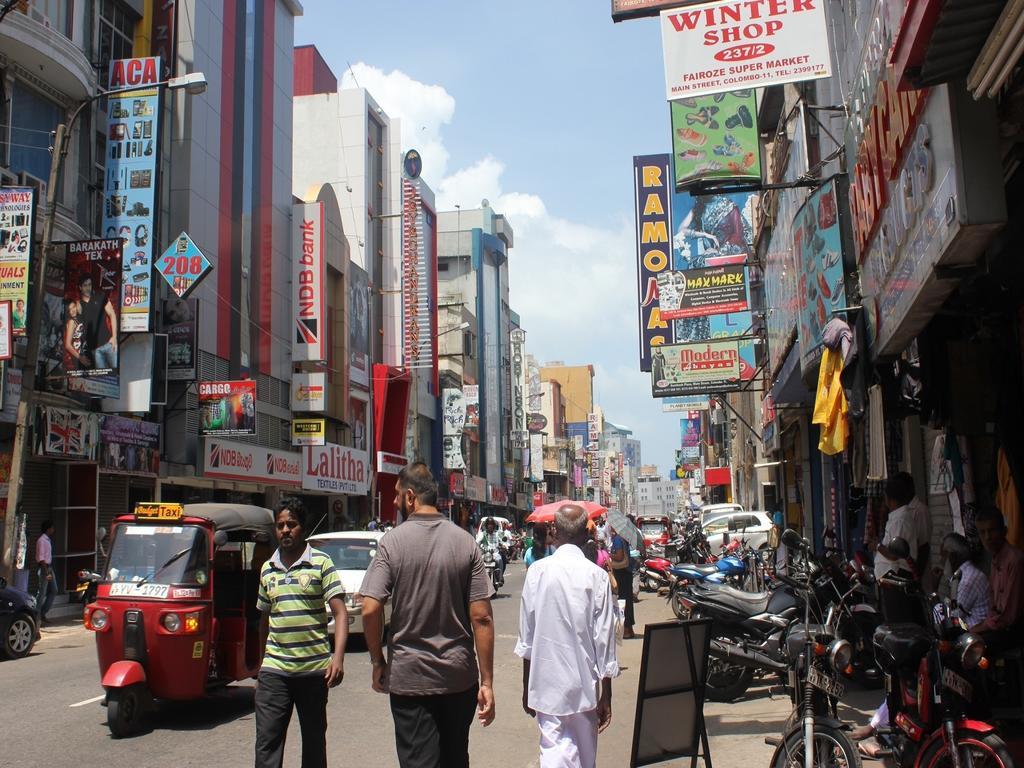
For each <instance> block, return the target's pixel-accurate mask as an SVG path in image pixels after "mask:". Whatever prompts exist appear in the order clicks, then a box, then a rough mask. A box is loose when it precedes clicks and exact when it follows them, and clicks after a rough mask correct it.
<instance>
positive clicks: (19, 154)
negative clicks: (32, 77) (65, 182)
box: [7, 80, 64, 181]
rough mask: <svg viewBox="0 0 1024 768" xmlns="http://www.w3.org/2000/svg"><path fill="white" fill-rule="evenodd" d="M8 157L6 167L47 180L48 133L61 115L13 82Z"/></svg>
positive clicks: (31, 90)
mask: <svg viewBox="0 0 1024 768" xmlns="http://www.w3.org/2000/svg"><path fill="white" fill-rule="evenodd" d="M11 102H12V103H11V113H10V114H11V133H10V137H11V138H10V158H9V160H8V163H7V165H8V167H9V168H10V169H11V170H12V171H13V172H14V173H19V172H21V171H24V172H25V173H28V174H31V175H32V176H34V177H35V178H37V179H40V180H42V181H46V180H47V179H49V178H50V144H51V143H52V141H53V137H52V135H51V133H52V132H53V131H55V130H57V125H58V124H59V123H60V121H61V119H62V118H63V116H64V110H63V109H61V107H60V105H59V104H57V103H56V102H54V101H50V100H49V99H48V98H46V97H45V96H43V95H42V94H41V93H40V92H39V91H37V90H35V89H34V88H31V87H29V86H27V85H25V84H24V83H22V82H20V81H18V80H15V81H14V90H13V91H12V94H11Z"/></svg>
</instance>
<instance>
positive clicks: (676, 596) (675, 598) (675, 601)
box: [669, 589, 697, 621]
mask: <svg viewBox="0 0 1024 768" xmlns="http://www.w3.org/2000/svg"><path fill="white" fill-rule="evenodd" d="M669 602H670V603H671V604H672V613H674V614H675V615H676V618H677V619H680V620H681V621H688V620H689V619H691V618H697V617H696V616H691V614H690V609H689V608H687V607H686V606H685V605H683V601H682V599H681V594H680V590H678V589H676V590H673V591H672V594H671V595H670V596H669Z"/></svg>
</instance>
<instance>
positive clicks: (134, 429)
mask: <svg viewBox="0 0 1024 768" xmlns="http://www.w3.org/2000/svg"><path fill="white" fill-rule="evenodd" d="M99 421H100V450H99V457H98V461H99V465H100V467H102V468H103V469H105V470H107V471H109V472H123V473H126V474H132V475H139V474H142V475H158V474H160V424H159V423H157V422H154V421H142V420H141V419H127V418H124V417H122V416H112V415H108V416H100V417H99Z"/></svg>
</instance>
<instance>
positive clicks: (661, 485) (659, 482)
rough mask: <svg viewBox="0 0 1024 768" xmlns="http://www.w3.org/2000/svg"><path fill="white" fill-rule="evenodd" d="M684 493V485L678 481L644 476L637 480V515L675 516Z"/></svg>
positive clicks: (658, 476) (657, 476)
mask: <svg viewBox="0 0 1024 768" xmlns="http://www.w3.org/2000/svg"><path fill="white" fill-rule="evenodd" d="M682 493H683V485H682V483H680V482H679V481H678V480H663V479H662V478H661V476H660V475H644V476H642V477H640V478H638V479H637V485H636V513H637V514H638V515H666V516H671V515H674V514H675V513H676V511H677V510H678V508H679V503H680V499H681V498H682Z"/></svg>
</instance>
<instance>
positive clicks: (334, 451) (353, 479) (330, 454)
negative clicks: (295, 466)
mask: <svg viewBox="0 0 1024 768" xmlns="http://www.w3.org/2000/svg"><path fill="white" fill-rule="evenodd" d="M302 487H303V489H305V490H308V491H327V492H329V493H347V494H351V495H353V496H362V495H363V494H365V493H368V492H369V490H370V459H369V455H368V454H367V453H366V452H365V451H357V450H356V449H355V448H348V447H347V446H344V445H335V444H334V443H327V444H326V445H316V446H310V447H308V448H306V451H305V453H304V454H303V457H302Z"/></svg>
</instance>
